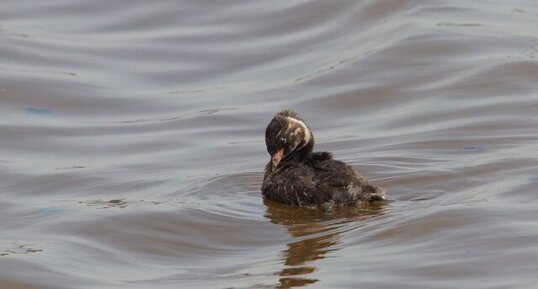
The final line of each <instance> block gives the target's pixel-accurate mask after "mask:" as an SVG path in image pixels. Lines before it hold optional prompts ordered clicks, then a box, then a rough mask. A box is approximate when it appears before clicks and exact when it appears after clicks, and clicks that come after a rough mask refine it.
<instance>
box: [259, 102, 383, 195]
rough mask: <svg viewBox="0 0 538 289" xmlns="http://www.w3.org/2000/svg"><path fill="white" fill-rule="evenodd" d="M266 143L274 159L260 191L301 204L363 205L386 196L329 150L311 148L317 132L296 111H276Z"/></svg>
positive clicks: (268, 167) (268, 166) (268, 128)
mask: <svg viewBox="0 0 538 289" xmlns="http://www.w3.org/2000/svg"><path fill="white" fill-rule="evenodd" d="M266 144H267V150H268V152H269V154H271V156H272V159H271V161H270V162H269V163H268V164H267V166H266V167H265V174H264V179H263V184H262V187H261V191H262V193H263V195H264V196H266V197H267V198H269V199H271V200H274V201H277V202H281V203H287V204H293V205H298V206H327V205H331V206H332V205H336V206H361V205H368V204H370V203H372V202H375V201H384V200H385V193H384V190H383V189H382V188H381V187H378V186H376V185H372V184H369V183H368V181H367V180H366V179H365V178H364V177H363V176H361V175H360V174H359V173H358V172H357V171H356V170H355V169H353V168H352V167H351V166H349V165H347V164H345V163H344V162H342V161H337V160H334V159H333V157H332V155H331V154H330V153H328V152H316V153H314V152H312V150H313V147H314V136H313V134H312V132H311V131H310V129H309V128H308V126H306V123H305V122H304V121H303V120H302V119H301V118H300V117H299V116H298V115H297V114H296V113H295V112H293V111H289V110H284V111H281V112H279V113H277V115H276V116H275V117H274V118H273V120H272V121H271V123H269V125H268V127H267V130H266Z"/></svg>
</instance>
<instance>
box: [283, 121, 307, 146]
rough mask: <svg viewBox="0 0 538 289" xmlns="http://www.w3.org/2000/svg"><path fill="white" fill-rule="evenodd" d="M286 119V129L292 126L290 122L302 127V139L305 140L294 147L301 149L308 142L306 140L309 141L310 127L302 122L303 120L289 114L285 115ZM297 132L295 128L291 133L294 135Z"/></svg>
mask: <svg viewBox="0 0 538 289" xmlns="http://www.w3.org/2000/svg"><path fill="white" fill-rule="evenodd" d="M286 119H287V120H288V121H289V126H288V129H289V128H290V127H291V126H292V123H293V124H296V125H298V126H300V127H301V128H302V129H303V131H304V141H305V142H304V144H303V145H302V146H301V147H298V148H296V150H299V149H302V148H303V147H304V146H306V145H307V144H308V142H310V138H311V133H310V129H309V128H308V127H307V126H306V123H304V121H302V120H299V119H296V118H293V117H291V116H286ZM297 133H298V131H297V130H295V131H294V132H293V133H292V134H293V135H295V134H297Z"/></svg>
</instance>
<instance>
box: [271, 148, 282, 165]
mask: <svg viewBox="0 0 538 289" xmlns="http://www.w3.org/2000/svg"><path fill="white" fill-rule="evenodd" d="M283 156H284V149H280V150H279V151H277V152H276V153H275V154H274V155H273V156H272V157H271V161H272V162H273V169H275V168H276V166H278V163H279V162H280V160H281V159H282V157H283Z"/></svg>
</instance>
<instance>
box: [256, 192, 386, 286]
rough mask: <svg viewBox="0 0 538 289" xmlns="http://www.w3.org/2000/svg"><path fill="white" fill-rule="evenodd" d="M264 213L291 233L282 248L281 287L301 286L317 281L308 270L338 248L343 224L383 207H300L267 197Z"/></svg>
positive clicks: (373, 214)
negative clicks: (333, 208) (326, 208)
mask: <svg viewBox="0 0 538 289" xmlns="http://www.w3.org/2000/svg"><path fill="white" fill-rule="evenodd" d="M264 204H265V205H266V206H267V211H266V214H265V217H266V218H268V219H269V220H270V221H271V223H273V224H279V225H283V226H285V227H286V228H287V230H288V232H289V233H290V235H291V237H292V240H293V241H292V242H290V243H288V244H286V246H287V249H286V250H284V251H282V258H283V265H284V268H283V269H282V270H281V271H280V273H279V275H280V277H281V278H280V279H279V282H280V285H279V287H278V288H292V287H301V286H305V285H308V284H313V283H316V282H317V281H318V279H316V278H309V277H308V276H306V275H308V274H311V273H313V272H314V271H316V270H317V267H316V264H315V261H316V260H320V259H324V258H325V257H326V255H327V253H329V252H334V251H338V250H339V248H338V245H339V244H340V241H341V234H342V233H344V232H345V231H343V230H342V227H343V226H344V225H345V224H348V223H351V222H361V221H365V220H367V219H369V218H372V217H374V216H378V215H381V214H382V212H383V208H382V207H381V206H380V207H377V208H373V209H371V210H364V209H358V208H340V209H338V210H334V211H325V210H323V209H316V208H298V207H295V206H290V205H285V204H280V203H277V202H274V201H271V200H268V199H264Z"/></svg>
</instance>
